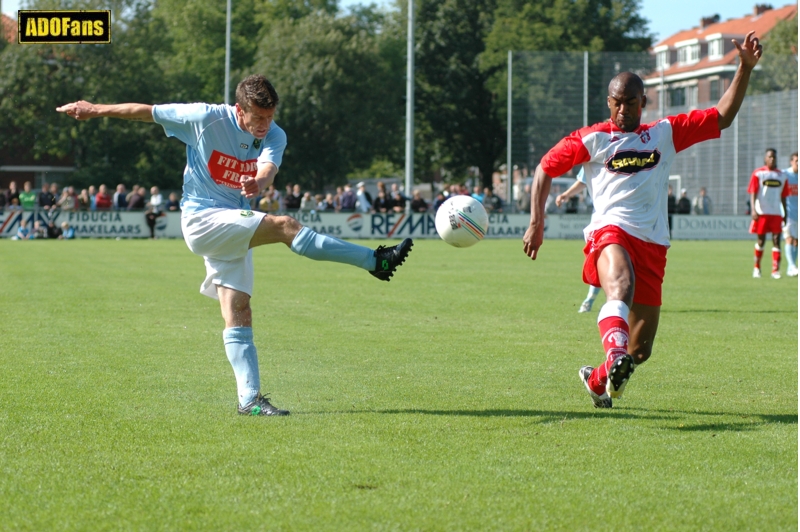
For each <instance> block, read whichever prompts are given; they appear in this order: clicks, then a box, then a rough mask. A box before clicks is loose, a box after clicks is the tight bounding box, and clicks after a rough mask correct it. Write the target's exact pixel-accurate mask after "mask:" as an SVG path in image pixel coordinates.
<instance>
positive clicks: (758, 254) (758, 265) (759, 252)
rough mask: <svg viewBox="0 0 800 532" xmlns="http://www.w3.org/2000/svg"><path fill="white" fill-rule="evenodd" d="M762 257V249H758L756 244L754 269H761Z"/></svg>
mask: <svg viewBox="0 0 800 532" xmlns="http://www.w3.org/2000/svg"><path fill="white" fill-rule="evenodd" d="M762 255H764V248H760V247H758V244H756V268H758V269H759V270H760V269H761V256H762Z"/></svg>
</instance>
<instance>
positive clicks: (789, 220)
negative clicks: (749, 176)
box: [783, 152, 797, 277]
mask: <svg viewBox="0 0 800 532" xmlns="http://www.w3.org/2000/svg"><path fill="white" fill-rule="evenodd" d="M789 165H790V166H789V168H787V169H786V170H784V171H783V173H784V174H786V182H787V183H788V184H789V195H788V196H787V197H786V223H785V224H784V227H783V237H784V238H785V239H786V244H785V250H786V261H787V262H788V263H789V267H788V268H787V270H786V275H788V276H789V277H797V152H794V153H793V154H792V156H791V157H790V158H789Z"/></svg>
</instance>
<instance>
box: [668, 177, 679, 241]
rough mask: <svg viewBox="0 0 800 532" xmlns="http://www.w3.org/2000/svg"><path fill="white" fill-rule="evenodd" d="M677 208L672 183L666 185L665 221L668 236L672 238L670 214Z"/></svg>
mask: <svg viewBox="0 0 800 532" xmlns="http://www.w3.org/2000/svg"><path fill="white" fill-rule="evenodd" d="M677 210H678V201H677V200H676V199H675V192H673V191H672V185H667V222H668V225H669V237H670V239H671V238H672V215H673V214H675V212H676V211H677Z"/></svg>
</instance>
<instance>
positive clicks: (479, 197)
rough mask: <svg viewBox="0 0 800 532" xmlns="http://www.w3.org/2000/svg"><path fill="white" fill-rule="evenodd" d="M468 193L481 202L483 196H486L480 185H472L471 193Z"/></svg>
mask: <svg viewBox="0 0 800 532" xmlns="http://www.w3.org/2000/svg"><path fill="white" fill-rule="evenodd" d="M470 195H471V196H472V197H473V198H475V199H476V200H478V201H480V202H481V203H483V198H485V197H486V194H484V193H483V192H481V186H480V185H475V186H474V187H472V194H470Z"/></svg>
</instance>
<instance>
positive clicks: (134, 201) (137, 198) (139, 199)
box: [128, 187, 147, 211]
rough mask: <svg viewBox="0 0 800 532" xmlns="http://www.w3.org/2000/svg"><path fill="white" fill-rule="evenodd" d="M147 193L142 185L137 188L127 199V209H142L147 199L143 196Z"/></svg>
mask: <svg viewBox="0 0 800 532" xmlns="http://www.w3.org/2000/svg"><path fill="white" fill-rule="evenodd" d="M146 195H147V191H146V190H145V189H144V187H139V188H137V189H136V190H135V191H134V192H133V194H131V197H130V199H129V200H128V210H129V211H141V210H144V207H145V204H146V203H147V200H146V199H145V196H146Z"/></svg>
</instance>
